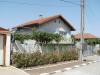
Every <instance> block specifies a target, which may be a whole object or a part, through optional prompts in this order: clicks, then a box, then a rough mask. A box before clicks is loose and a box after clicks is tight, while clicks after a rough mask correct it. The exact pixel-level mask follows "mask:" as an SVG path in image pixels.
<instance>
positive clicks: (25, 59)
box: [12, 50, 78, 68]
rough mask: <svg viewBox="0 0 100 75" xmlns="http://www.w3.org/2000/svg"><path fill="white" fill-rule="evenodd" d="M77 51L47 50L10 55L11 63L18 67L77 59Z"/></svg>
mask: <svg viewBox="0 0 100 75" xmlns="http://www.w3.org/2000/svg"><path fill="white" fill-rule="evenodd" d="M77 59H78V53H77V52H76V51H75V50H71V51H64V52H59V54H58V53H57V52H56V51H54V52H49V53H46V54H42V53H40V52H35V53H14V54H13V55H12V63H13V65H15V66H16V67H18V68H26V67H32V66H38V65H44V64H53V63H57V62H62V61H70V60H77Z"/></svg>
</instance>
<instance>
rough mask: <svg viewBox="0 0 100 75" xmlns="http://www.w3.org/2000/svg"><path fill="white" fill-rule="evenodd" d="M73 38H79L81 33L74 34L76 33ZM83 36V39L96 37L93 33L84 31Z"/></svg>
mask: <svg viewBox="0 0 100 75" xmlns="http://www.w3.org/2000/svg"><path fill="white" fill-rule="evenodd" d="M74 38H75V39H76V40H80V38H81V34H76V35H74ZM83 38H84V39H95V38H97V37H96V36H95V35H93V34H90V33H84V34H83Z"/></svg>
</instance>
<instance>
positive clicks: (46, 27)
mask: <svg viewBox="0 0 100 75" xmlns="http://www.w3.org/2000/svg"><path fill="white" fill-rule="evenodd" d="M60 28H62V29H63V30H65V31H66V32H67V33H69V34H70V33H71V31H70V28H69V27H68V26H67V25H66V24H65V23H64V22H63V21H62V20H61V19H60V18H57V19H55V20H52V21H49V22H46V23H44V24H43V25H41V26H40V28H39V29H38V31H48V32H52V33H56V32H59V29H60Z"/></svg>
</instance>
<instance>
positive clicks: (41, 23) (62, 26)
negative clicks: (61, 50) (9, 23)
mask: <svg viewBox="0 0 100 75" xmlns="http://www.w3.org/2000/svg"><path fill="white" fill-rule="evenodd" d="M15 29H16V32H17V33H23V34H27V33H28V34H31V33H32V30H35V31H45V32H50V33H58V34H60V35H62V36H63V40H61V41H60V44H73V41H72V38H71V31H75V29H74V27H73V26H72V25H71V24H70V23H69V22H68V21H67V20H66V19H65V18H64V17H63V16H61V15H55V16H50V17H46V18H43V17H42V18H39V19H37V20H33V21H30V22H27V23H24V24H21V25H19V26H17V27H15ZM53 43H55V42H53Z"/></svg>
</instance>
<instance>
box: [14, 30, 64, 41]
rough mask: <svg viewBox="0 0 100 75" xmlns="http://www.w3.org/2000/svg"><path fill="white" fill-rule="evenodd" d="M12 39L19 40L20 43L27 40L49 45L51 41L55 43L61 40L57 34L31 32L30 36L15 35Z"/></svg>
mask: <svg viewBox="0 0 100 75" xmlns="http://www.w3.org/2000/svg"><path fill="white" fill-rule="evenodd" d="M14 38H15V40H19V41H21V42H23V41H24V40H28V39H34V40H36V41H37V42H38V43H49V42H51V41H53V40H55V41H56V42H59V41H60V40H61V39H62V36H61V35H59V34H54V33H48V32H41V31H33V34H32V35H29V34H20V33H15V35H14Z"/></svg>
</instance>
